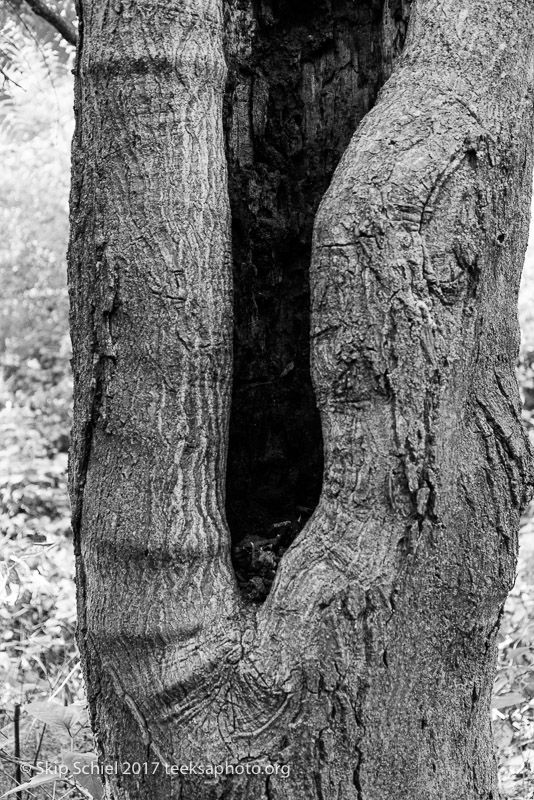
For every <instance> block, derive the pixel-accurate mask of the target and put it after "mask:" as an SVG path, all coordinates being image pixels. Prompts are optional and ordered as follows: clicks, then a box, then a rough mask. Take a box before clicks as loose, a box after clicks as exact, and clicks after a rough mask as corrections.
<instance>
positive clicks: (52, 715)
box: [24, 700, 85, 736]
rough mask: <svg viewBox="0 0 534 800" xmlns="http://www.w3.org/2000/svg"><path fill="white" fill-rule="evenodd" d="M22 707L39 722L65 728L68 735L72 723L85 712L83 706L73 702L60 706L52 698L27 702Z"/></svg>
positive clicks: (79, 718)
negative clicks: (39, 701)
mask: <svg viewBox="0 0 534 800" xmlns="http://www.w3.org/2000/svg"><path fill="white" fill-rule="evenodd" d="M24 709H25V711H27V712H28V713H29V714H31V715H32V716H33V717H35V718H36V719H38V720H39V721H40V722H45V723H46V724H47V725H53V726H55V727H56V728H62V729H63V730H66V731H67V733H68V734H69V736H70V735H71V728H72V727H73V725H75V724H76V723H78V722H80V721H81V720H83V719H84V714H85V709H84V708H83V706H79V705H75V704H74V703H73V704H72V705H70V706H62V705H60V704H59V703H55V702H53V701H52V700H45V701H44V702H41V703H29V704H28V705H26V706H24ZM82 724H83V723H82Z"/></svg>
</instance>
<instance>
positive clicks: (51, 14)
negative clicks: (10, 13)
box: [26, 0, 78, 47]
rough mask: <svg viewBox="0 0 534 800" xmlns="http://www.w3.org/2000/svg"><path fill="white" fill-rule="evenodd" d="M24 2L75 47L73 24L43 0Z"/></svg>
mask: <svg viewBox="0 0 534 800" xmlns="http://www.w3.org/2000/svg"><path fill="white" fill-rule="evenodd" d="M26 4H27V5H28V6H29V7H30V8H31V10H32V11H33V13H34V14H37V15H38V16H39V17H42V18H43V19H45V20H46V21H47V22H49V23H50V25H52V27H54V28H55V29H56V31H58V33H60V34H61V35H62V36H63V38H64V39H65V41H67V42H68V43H69V44H72V45H73V46H74V47H76V43H77V41H78V32H77V30H76V28H75V27H74V25H71V23H70V22H67V20H66V19H63V17H61V16H60V15H59V14H58V12H57V11H54V9H52V8H50V6H49V5H47V4H46V3H44V2H43V0H26Z"/></svg>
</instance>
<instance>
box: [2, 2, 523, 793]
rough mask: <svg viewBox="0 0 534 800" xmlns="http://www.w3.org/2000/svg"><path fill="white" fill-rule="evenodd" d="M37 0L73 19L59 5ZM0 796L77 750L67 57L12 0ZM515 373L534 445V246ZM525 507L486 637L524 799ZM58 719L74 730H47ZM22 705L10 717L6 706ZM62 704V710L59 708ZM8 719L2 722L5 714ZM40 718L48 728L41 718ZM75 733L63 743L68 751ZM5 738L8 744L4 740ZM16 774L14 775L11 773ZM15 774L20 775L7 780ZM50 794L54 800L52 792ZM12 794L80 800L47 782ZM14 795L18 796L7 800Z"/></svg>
mask: <svg viewBox="0 0 534 800" xmlns="http://www.w3.org/2000/svg"><path fill="white" fill-rule="evenodd" d="M49 4H50V5H52V6H53V7H54V8H55V9H56V10H57V11H58V12H59V13H60V14H62V15H63V16H64V17H65V18H66V19H68V20H69V21H74V19H75V16H74V10H73V6H72V3H71V2H70V0H56V2H52V0H49ZM0 31H1V33H0V164H1V191H0V287H1V289H0V543H1V560H0V792H4V791H7V790H8V789H12V788H14V787H15V785H16V783H17V780H20V779H23V778H28V777H31V775H32V774H34V773H35V763H36V762H37V761H38V760H44V759H49V760H51V761H54V760H57V759H58V758H59V752H60V750H61V749H62V748H63V747H65V746H70V747H71V748H72V747H74V746H75V747H76V748H77V749H81V750H84V751H87V750H90V749H91V747H92V743H91V737H90V733H89V730H88V727H87V722H86V718H85V717H84V715H83V713H82V709H83V704H84V693H83V685H82V680H81V675H80V669H79V661H78V654H77V650H76V645H75V641H74V631H75V617H76V611H75V596H74V584H73V577H74V563H73V554H72V542H71V537H70V524H69V504H68V498H67V486H66V471H67V450H68V443H69V430H70V425H71V417H70V415H71V397H72V384H71V375H70V367H69V360H70V339H69V334H68V296H67V288H66V264H65V254H66V249H67V240H68V188H69V150H70V139H71V136H72V129H73V116H72V74H71V70H72V59H73V54H72V48H71V47H70V46H68V45H66V44H65V43H63V41H62V40H61V38H60V37H59V36H58V35H57V34H56V33H55V32H54V30H53V29H52V28H51V27H50V26H49V25H48V23H46V22H45V21H43V20H41V19H40V18H38V17H36V16H35V15H33V14H32V12H31V11H30V10H29V9H28V7H27V6H25V4H24V2H23V0H0ZM519 316H520V321H521V327H522V346H521V354H520V358H519V362H518V376H519V382H520V386H521V390H522V393H523V396H524V400H525V408H524V412H523V418H524V424H525V426H526V427H527V429H528V430H529V433H531V435H532V438H533V443H534V434H533V433H532V432H534V416H533V414H534V238H531V243H530V245H529V249H528V252H527V257H526V263H525V271H524V275H523V281H522V287H521V296H520V303H519ZM533 574H534V512H533V511H532V509H531V510H529V512H528V513H527V514H526V515H525V517H524V519H523V523H522V528H521V533H520V560H519V570H518V579H517V581H516V585H515V587H514V590H513V592H512V593H511V595H510V597H509V598H508V601H507V604H506V608H505V612H504V615H503V621H502V625H501V631H500V636H499V661H498V671H497V679H496V683H495V692H494V702H493V706H494V707H493V710H492V717H493V728H494V734H495V742H496V754H497V757H498V760H499V770H500V780H501V790H502V792H503V795H504V796H506V797H512V798H521V800H531V799H534V580H533ZM36 702H37V703H39V702H41V703H43V702H47V703H52V704H53V703H57V702H59V703H60V704H62V705H63V706H64V707H66V708H67V709H69V712H68V713H69V715H70V717H73V718H75V719H76V722H77V726H78V727H77V728H76V731H75V733H74V735H73V732H72V730H70V729H68V727H65V725H64V722H63V723H61V720H60V724H57V720H58V711H57V707H56V706H53V705H52V706H50V707H49V708H51V709H52V712H51V711H49V710H48V711H46V713H45V712H43V710H42V708H41V709H40V711H39V712H38V713H37V712H35V708H36V706H35V705H34V706H33V707H32V708H33V713H32V709H31V708H30V709H29V710H25V706H26V709H27V707H28V704H30V703H34V704H35V703H36ZM20 709H22V711H20ZM72 709H74V710H75V711H73V710H72ZM19 714H20V718H19V719H18V721H17V724H16V725H15V717H16V716H17V717H18V716H19ZM54 719H55V720H56V722H55V723H54ZM15 728H17V734H16V735H15ZM75 739H76V741H75ZM17 740H18V741H17ZM17 767H19V771H17ZM20 767H23V768H25V769H26V772H21V771H20ZM54 793H55V794H54ZM25 794H26V796H27V797H30V796H31V797H56V798H60V797H63V796H67V794H68V795H69V797H74V798H75V797H87V796H89V795H88V792H87V788H85V789H84V787H78V788H73V787H72V785H71V784H68V783H67V784H63V783H58V784H57V785H54V784H48V785H45V786H42V787H41V788H38V789H34V790H28V791H27V792H26V793H25ZM16 796H21V795H16Z"/></svg>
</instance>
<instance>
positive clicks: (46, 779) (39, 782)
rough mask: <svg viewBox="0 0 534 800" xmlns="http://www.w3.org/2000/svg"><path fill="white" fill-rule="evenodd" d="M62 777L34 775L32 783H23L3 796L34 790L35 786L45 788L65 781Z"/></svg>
mask: <svg viewBox="0 0 534 800" xmlns="http://www.w3.org/2000/svg"><path fill="white" fill-rule="evenodd" d="M63 780H65V778H63V777H62V776H61V775H59V774H57V775H51V774H50V773H49V772H46V773H45V774H44V775H42V774H39V775H34V776H33V778H32V779H31V780H30V781H27V782H26V783H21V784H20V786H15V788H14V789H10V790H9V792H6V793H5V794H3V795H2V797H8V795H10V794H16V793H17V792H25V791H26V789H33V787H34V786H43V784H45V783H54V782H55V781H63Z"/></svg>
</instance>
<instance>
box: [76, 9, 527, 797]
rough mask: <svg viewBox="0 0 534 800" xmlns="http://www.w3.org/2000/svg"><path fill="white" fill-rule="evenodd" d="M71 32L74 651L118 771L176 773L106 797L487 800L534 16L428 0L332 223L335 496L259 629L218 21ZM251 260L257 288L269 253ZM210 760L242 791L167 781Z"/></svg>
mask: <svg viewBox="0 0 534 800" xmlns="http://www.w3.org/2000/svg"><path fill="white" fill-rule="evenodd" d="M267 5H268V4H263V5H262V8H263V9H264V8H266V7H267ZM340 5H341V6H342V5H343V4H337V5H336V6H335V7H336V8H339V7H340ZM377 5H378V4H376V3H371V2H370V3H369V4H368V7H369V8H370V9H372V8H375V9H376V6H377ZM393 5H394V4H393V3H392V4H391V8H390V7H389V6H387V5H386V7H385V8H384V9H381V11H382V12H383V18H382V17H380V19H379V22H380V26H382V28H383V33H382V35H383V38H382V39H381V41H382V45H381V47H382V54H381V56H380V57H381V59H382V66H381V67H380V68H379V69H378V71H377V75H379V74H381V75H382V77H383V79H385V78H386V77H387V74H388V72H389V70H390V69H391V67H392V62H393V58H394V55H395V53H394V46H395V41H398V37H399V36H400V35H403V29H402V26H403V25H404V20H403V17H402V13H399V12H398V9H397V10H396V11H395V9H393ZM405 5H406V4H405ZM326 6H328V4H325V6H324V7H326ZM319 7H320V8H323V5H322V4H319V3H318V4H317V8H318V9H319ZM328 7H329V8H330V6H328ZM347 7H348V5H347ZM295 8H296V9H297V11H298V9H299V8H300V5H299V4H298V3H297V4H296V5H295ZM78 10H79V16H80V42H79V53H78V66H77V99H76V105H77V131H76V135H75V141H74V148H73V158H74V166H73V192H72V237H71V246H70V267H69V269H70V285H71V298H72V336H73V345H74V361H73V365H74V376H75V424H74V431H73V449H72V460H71V494H72V502H73V529H74V534H75V543H76V554H77V575H78V587H79V594H78V597H79V620H80V622H79V644H80V649H81V652H82V658H83V663H84V669H85V675H86V681H87V688H88V695H89V702H90V706H91V711H92V716H93V723H94V726H95V730H96V732H97V736H98V741H99V745H100V748H101V753H102V757H103V759H104V760H105V761H106V762H114V761H117V762H119V763H120V762H130V763H131V762H140V763H144V762H149V763H150V762H156V763H157V764H158V765H159V766H158V768H157V769H156V770H155V772H154V773H153V774H152V771H151V770H148V773H149V774H141V775H139V776H135V775H132V774H122V775H120V774H119V775H114V776H110V778H109V780H108V787H107V791H108V794H109V796H110V797H113V798H116V799H117V800H119V798H120V800H138V799H139V800H140V798H148V797H150V798H154V799H155V800H167V799H168V798H171V800H172V798H182V800H184V799H185V798H187V799H188V800H189V799H193V798H194V799H195V800H197V798H198V800H208V799H209V800H211V798H225V799H226V800H230V798H232V799H235V800H237V798H243V799H245V798H246V799H247V800H249V799H251V798H268V799H269V800H282V798H284V799H285V798H289V800H291V798H294V799H295V800H297V798H298V800H304V798H306V800H308V799H309V798H317V800H333V798H337V799H338V800H348V799H349V798H351V800H393V798H395V799H397V798H406V800H408V799H409V800H437V798H440V800H441V799H442V798H455V800H457V799H458V800H490V798H496V797H497V788H496V777H495V765H494V760H493V757H492V748H491V732H490V724H489V697H490V692H491V684H492V677H493V670H494V650H495V636H496V632H497V628H498V622H499V615H500V611H501V608H502V604H503V602H504V598H505V596H506V593H507V591H508V590H509V588H510V586H511V583H512V581H513V575H514V567H515V558H516V544H517V543H516V531H517V526H518V520H519V514H520V512H521V509H522V507H523V505H524V502H525V500H526V495H527V493H528V489H529V486H530V484H531V483H532V473H531V466H530V453H529V450H528V445H527V441H526V438H525V436H524V434H523V431H522V429H521V425H520V422H519V407H518V394H517V387H516V383H515V378H514V374H513V368H514V359H515V355H516V351H517V342H518V335H517V322H516V312H515V306H516V299H517V291H518V283H519V276H520V268H521V262H522V254H523V251H524V248H525V246H526V232H527V211H528V206H529V202H528V201H529V196H530V182H531V171H532V170H531V168H532V162H531V150H532V147H531V142H532V136H533V130H532V128H533V124H532V122H533V97H532V82H533V44H532V43H533V40H534V37H533V34H534V20H533V19H532V14H531V8H530V4H529V3H527V2H526V0H519V2H518V0H514V1H513V2H512V0H501V1H500V2H497V0H465V2H463V3H461V4H458V3H457V2H455V0H416V2H415V3H414V4H413V5H412V11H411V18H410V27H409V31H408V37H407V41H406V46H405V50H404V53H403V55H402V58H401V59H400V61H399V63H398V65H397V68H396V69H395V71H394V72H393V76H392V77H391V78H390V79H389V81H388V82H387V84H386V86H385V87H384V88H383V90H382V92H381V94H380V95H379V98H378V102H377V104H376V105H375V107H374V108H373V109H372V110H370V111H369V113H368V114H367V115H366V116H365V118H364V119H363V122H362V123H361V125H360V126H359V128H358V130H357V132H356V134H355V136H354V137H353V138H352V140H351V142H350V145H349V147H348V149H347V151H346V153H345V155H344V156H343V158H342V160H341V163H340V164H339V166H338V168H337V170H336V172H335V175H334V177H333V179H332V182H331V184H330V187H329V189H328V191H327V192H326V195H325V197H324V199H323V201H322V203H321V206H320V208H319V211H318V214H317V218H316V221H315V228H314V237H313V255H312V266H311V294H312V318H311V342H312V346H311V357H312V378H313V384H314V388H315V395H316V399H317V404H318V407H319V410H320V415H321V424H322V430H323V439H324V452H325V467H324V476H323V485H322V492H321V497H320V500H319V504H318V506H317V508H316V510H315V512H314V514H313V516H312V518H311V519H310V520H309V522H308V524H307V525H306V527H305V528H304V530H303V531H302V532H301V534H300V535H299V537H298V538H297V540H296V541H295V543H294V544H293V545H292V547H291V548H290V549H289V550H288V552H287V553H286V554H285V555H284V557H283V558H282V561H281V563H280V566H279V569H278V572H277V576H276V580H275V583H274V586H273V588H272V591H271V593H270V594H269V596H268V598H267V600H266V601H265V602H264V603H263V604H261V605H251V604H247V603H246V602H245V601H244V600H243V598H242V597H241V595H240V592H239V589H238V586H237V584H236V580H235V576H234V573H233V569H232V564H231V559H230V536H229V532H228V528H227V525H226V522H225V513H224V495H225V462H226V450H227V438H228V425H229V399H230V373H231V361H232V357H231V340H232V322H231V320H232V294H231V275H230V273H231V260H232V259H231V245H230V206H229V199H228V191H227V186H230V187H232V181H236V180H238V179H239V174H238V177H237V179H236V170H239V169H240V168H241V167H239V165H237V166H236V164H235V163H233V162H232V150H231V147H230V145H229V157H228V161H229V163H230V165H231V168H232V169H233V170H234V171H233V176H231V177H230V180H229V181H228V179H227V175H226V163H227V159H226V157H225V152H224V142H223V99H224V91H225V80H226V67H225V59H224V53H223V38H224V36H223V27H224V24H223V9H222V7H221V2H220V0H180V2H178V1H177V0H176V1H175V0H167V2H165V3H162V2H157V0H142V2H141V0H138V1H137V2H135V1H134V0H122V1H121V2H117V3H109V4H108V3H105V4H102V3H97V2H94V0H81V2H79V9H78ZM227 10H229V14H228V19H227V22H226V25H227V37H226V39H227V54H228V53H230V54H231V52H232V47H235V52H237V53H238V54H242V53H243V52H245V51H246V49H247V47H250V48H253V47H254V46H255V45H254V42H257V41H258V37H257V36H256V33H255V23H254V19H256V20H259V19H260V17H261V9H260V10H258V9H256V10H255V14H254V16H251V13H250V11H249V10H248V8H247V6H246V5H244V4H243V3H236V4H234V5H232V6H229V7H228V9H227ZM394 12H395V13H394ZM401 12H402V8H401ZM295 13H296V14H297V12H295ZM298 13H299V14H300V13H301V12H300V11H299V12H298ZM318 13H319V12H318ZM332 15H333V16H334V17H335V13H334V11H332ZM289 16H290V17H291V15H289ZM297 17H298V14H297ZM251 20H252V24H249V23H250V21H251ZM382 20H383V21H382ZM395 20H396V24H395V25H394V22H395ZM247 21H248V22H247ZM258 24H259V23H258ZM288 24H293V23H291V20H290V21H289V22H288ZM295 24H297V23H295ZM357 27H358V26H357V25H356V26H355V28H354V29H355V30H356V29H357ZM371 27H372V26H371ZM348 29H351V27H350V26H348ZM277 30H279V29H278V28H277ZM228 31H229V33H228ZM232 42H233V43H234V44H232ZM235 42H237V44H235ZM355 49H356V50H357V47H356V48H355ZM241 58H242V55H238V57H236V59H237V60H236V63H237V64H238V65H237V66H235V67H234V66H232V65H231V71H232V69H235V70H236V72H234V75H235V74H238V73H239V70H240V69H242V66H239V64H241V65H242V64H243V63H244V62H243V61H242V60H241V61H240V60H239V59H241ZM229 60H231V59H229ZM377 80H378V83H380V79H377ZM235 85H239V79H236V82H235V83H234V86H235ZM310 85H311V84H310ZM377 88H378V87H377ZM247 102H248V101H247ZM372 102H373V101H372V99H371V100H370V102H369V106H370V105H372ZM275 105H276V104H275ZM309 107H311V106H309ZM271 108H272V106H271ZM364 110H367V109H364ZM253 121H254V120H253ZM357 121H358V120H355V123H356V122H357ZM256 124H257V125H258V124H259V126H260V129H261V119H260V121H259V123H258V121H257V120H256ZM303 124H304V123H303ZM230 144H231V137H230ZM332 160H333V161H334V162H335V155H333V156H332ZM332 168H333V164H332ZM257 174H259V173H256V177H254V180H253V181H252V183H254V181H257ZM327 179H328V169H325V170H324V171H323V172H322V173H321V176H320V180H319V183H320V182H321V181H325V182H327ZM318 191H319V190H318V188H315V189H314V192H318ZM239 195H240V192H239V191H235V192H234V193H233V198H234V202H233V210H234V220H235V219H236V218H239V213H240V212H239V203H238V202H237V200H238V199H239ZM241 196H242V195H241ZM236 198H237V200H236ZM297 205H298V204H297ZM310 205H311V206H313V202H312V203H311V204H310ZM236 209H237V210H236ZM277 224H279V221H278V222H277ZM259 227H260V228H261V225H259ZM305 227H306V223H305V222H304V223H303V228H305ZM241 237H242V238H246V231H242V232H241ZM239 248H241V249H240V250H239V252H238V254H237V256H236V261H237V268H236V269H237V270H239V269H240V267H239V264H240V263H241V264H242V263H244V261H243V256H242V253H243V252H244V251H246V252H247V253H249V255H250V253H253V252H254V247H253V246H252V245H248V244H246V243H245V244H243V242H242V240H240V242H239V243H238V249H239ZM275 249H276V248H275ZM304 251H305V247H303V249H302V252H304ZM247 257H248V256H247ZM301 257H303V256H302V253H301V254H300V255H299V258H301ZM240 259H241V261H240ZM304 295H305V291H304ZM236 397H238V394H236ZM190 761H192V762H193V763H199V764H202V765H208V764H217V765H219V764H224V763H226V762H227V763H229V764H232V765H240V766H241V767H242V768H243V771H242V774H234V775H223V776H220V777H218V778H217V779H214V778H213V777H210V776H205V775H200V774H183V775H175V776H173V777H171V776H169V775H167V774H166V772H165V765H168V766H170V765H172V764H177V765H179V764H185V765H187V764H189V762H190ZM247 765H248V773H247V770H246V769H245V767H247ZM253 765H254V766H258V767H262V768H263V769H264V773H263V774H254V773H253V771H251V769H250V767H251V766H253ZM276 766H278V768H279V769H278V772H276V771H275V767H276ZM281 766H288V767H289V768H290V775H289V776H288V777H284V776H283V774H282V773H281V770H280V767H281ZM267 767H270V772H271V774H267V770H266V769H265V768H267Z"/></svg>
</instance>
